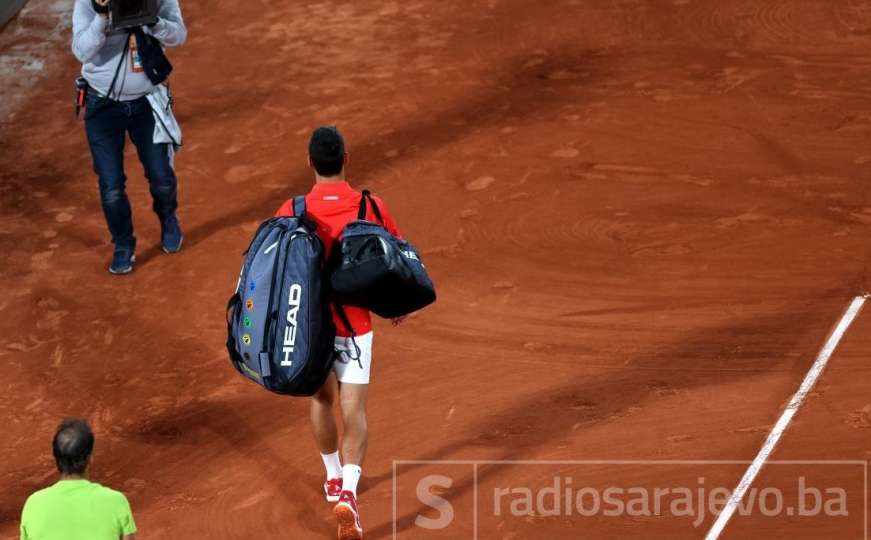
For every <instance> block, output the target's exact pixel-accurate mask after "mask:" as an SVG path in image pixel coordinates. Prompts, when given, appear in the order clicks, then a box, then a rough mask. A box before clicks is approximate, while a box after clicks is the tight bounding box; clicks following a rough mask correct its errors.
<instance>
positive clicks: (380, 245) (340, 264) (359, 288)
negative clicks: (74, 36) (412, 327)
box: [330, 191, 436, 318]
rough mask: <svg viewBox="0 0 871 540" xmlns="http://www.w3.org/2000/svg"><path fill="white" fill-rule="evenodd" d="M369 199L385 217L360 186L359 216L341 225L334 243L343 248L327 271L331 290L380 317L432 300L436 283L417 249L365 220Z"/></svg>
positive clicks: (406, 311) (409, 310)
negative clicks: (340, 230)
mask: <svg viewBox="0 0 871 540" xmlns="http://www.w3.org/2000/svg"><path fill="white" fill-rule="evenodd" d="M367 201H368V204H370V205H372V211H373V213H374V214H375V217H376V218H377V219H378V221H380V222H381V223H382V224H383V223H384V219H383V217H382V216H381V210H380V209H379V208H378V205H377V204H376V203H375V201H374V200H373V199H372V197H371V195H370V194H369V192H368V191H364V192H363V197H362V198H361V199H360V210H359V211H358V213H357V220H356V221H352V222H351V223H349V224H348V225H347V226H346V227H345V229H344V230H343V231H342V236H341V238H340V244H339V246H337V248H338V249H339V250H340V251H341V253H336V259H337V260H336V261H335V263H334V269H333V272H332V275H331V277H330V283H331V284H332V286H333V292H334V294H335V295H336V297H337V298H338V299H339V301H340V302H341V303H343V304H351V305H356V306H360V307H363V308H366V309H368V310H369V311H371V312H373V313H375V314H376V315H379V316H381V317H384V318H395V317H401V316H403V315H408V314H409V313H412V312H414V311H417V310H419V309H422V308H424V307H426V306H428V305H429V304H432V303H433V302H435V299H436V292H435V287H434V286H433V283H432V280H430V278H429V275H428V274H427V272H426V267H424V265H423V262H422V261H421V260H420V254H419V253H418V251H417V249H416V248H415V247H414V246H413V245H411V244H410V243H409V242H406V241H404V240H401V239H399V238H396V237H395V236H393V235H392V234H390V233H389V232H388V231H387V229H385V228H384V227H383V226H382V225H379V224H377V223H372V222H370V221H366V220H365V219H366V204H367ZM339 257H340V259H339Z"/></svg>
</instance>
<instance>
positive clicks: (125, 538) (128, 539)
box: [121, 533, 136, 540]
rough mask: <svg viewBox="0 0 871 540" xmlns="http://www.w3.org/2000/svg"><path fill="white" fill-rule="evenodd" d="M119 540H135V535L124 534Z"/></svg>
mask: <svg viewBox="0 0 871 540" xmlns="http://www.w3.org/2000/svg"><path fill="white" fill-rule="evenodd" d="M121 540H136V534H135V533H134V534H125V535H124V536H122V537H121Z"/></svg>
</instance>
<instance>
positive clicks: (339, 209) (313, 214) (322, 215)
mask: <svg viewBox="0 0 871 540" xmlns="http://www.w3.org/2000/svg"><path fill="white" fill-rule="evenodd" d="M362 198H363V194H362V193H360V192H359V191H357V190H355V189H354V188H352V187H351V186H350V184H348V183H347V182H329V183H318V184H315V185H314V187H313V188H312V190H311V191H310V192H309V194H308V195H306V196H305V207H306V214H307V215H308V217H309V218H310V219H311V220H312V221H314V222H315V223H316V224H317V226H318V231H317V232H318V236H319V237H320V238H321V240H323V242H324V248H325V249H326V253H327V255H329V254H330V253H332V250H333V246H334V245H335V244H336V240H338V239H339V235H340V234H342V230H343V229H344V228H345V225H347V224H348V223H350V222H352V221H354V220H355V219H357V212H358V211H359V209H360V199H362ZM372 198H373V199H375V202H376V203H377V204H378V209H379V210H381V216H382V217H383V218H384V227H385V228H386V229H387V230H388V231H389V232H390V234H392V235H394V236H396V237H401V236H400V234H399V229H397V228H396V223H395V222H394V221H393V216H391V215H390V212H389V211H388V210H387V206H386V205H385V204H384V201H382V200H381V199H380V198H378V197H376V196H374V195H373V196H372ZM275 215H276V216H280V217H289V216H293V199H290V200H288V201H286V202H285V203H284V204H283V205H281V208H279V209H278V212H277V213H276V214H275ZM366 219H367V220H370V221H375V222H377V220H376V218H375V214H374V212H373V211H372V208H371V206H370V205H366ZM344 307H345V313H347V314H348V319H349V320H350V322H351V326H353V327H354V332H355V333H356V334H357V335H358V336H361V335H363V334H366V333H369V332H371V331H372V315H371V314H370V313H369V311H368V310H366V309H363V308H360V307H356V306H344ZM332 310H333V321H334V322H335V323H336V334H338V335H340V336H342V337H348V336H350V335H351V333H350V332H348V329H347V328H345V325H344V323H343V322H342V319H341V318H340V317H339V316H338V314H337V313H336V307H335V306H332Z"/></svg>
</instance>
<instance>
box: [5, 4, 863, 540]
mask: <svg viewBox="0 0 871 540" xmlns="http://www.w3.org/2000/svg"><path fill="white" fill-rule="evenodd" d="M45 4H51V5H52V6H55V7H57V6H58V5H60V8H64V5H63V3H60V4H57V3H54V2H41V0H31V7H32V8H33V9H36V8H37V7H39V5H45ZM49 7H51V6H49ZM182 7H183V10H184V14H185V17H186V20H187V23H188V27H189V32H190V34H189V40H188V43H187V45H186V46H185V47H184V48H182V49H180V50H175V51H172V52H171V59H172V60H173V61H174V63H175V65H176V74H175V75H174V76H173V78H172V85H173V89H174V91H175V94H176V100H177V109H176V111H177V114H178V116H179V120H180V121H181V123H182V125H183V127H184V129H185V137H186V145H185V148H184V149H183V151H182V152H181V154H180V155H179V156H178V160H177V169H178V174H179V178H180V182H181V184H180V186H181V188H180V190H181V212H180V216H181V219H182V224H183V226H184V227H185V232H186V242H185V249H184V250H183V251H182V253H181V254H179V255H177V256H171V257H170V256H166V255H163V254H162V252H160V250H159V246H158V244H159V227H158V223H157V220H156V219H155V218H154V216H153V214H152V213H151V211H150V198H149V196H148V192H147V183H146V182H145V180H144V178H143V176H142V172H141V167H140V166H139V164H138V162H137V161H136V158H135V154H134V153H132V146H131V145H128V164H129V165H128V169H127V171H128V178H129V179H128V190H129V192H130V195H131V199H132V202H133V204H134V214H135V219H136V227H137V229H136V231H137V236H138V239H139V253H138V258H139V265H138V266H137V269H136V271H135V272H134V273H133V274H132V275H130V276H128V277H125V278H117V277H112V276H110V275H109V274H108V273H107V272H106V266H107V264H108V259H109V256H110V254H111V246H110V245H109V241H108V233H107V231H106V228H105V223H104V220H103V217H102V214H101V213H100V207H99V198H98V190H97V183H96V178H95V176H94V175H93V173H92V172H91V161H90V155H89V153H88V149H87V144H86V141H85V136H84V128H83V126H82V125H81V122H80V121H76V120H75V119H74V117H73V112H72V107H71V102H72V80H73V78H74V77H75V75H76V72H77V70H78V67H79V66H78V65H77V64H76V61H75V60H74V59H73V57H72V56H71V54H70V53H69V45H68V41H69V33H68V32H69V31H68V30H65V31H66V32H67V33H66V34H64V35H63V37H62V39H60V40H59V41H55V42H51V43H47V42H46V41H45V40H44V39H43V38H42V36H44V35H45V33H46V32H47V31H48V30H51V29H53V28H55V26H54V22H52V23H51V24H48V26H46V24H47V23H45V22H44V21H40V20H37V19H35V18H34V17H23V18H21V19H19V20H17V21H13V22H12V23H10V25H9V26H7V27H6V29H5V30H4V31H3V33H2V34H0V56H2V55H9V54H12V52H14V51H18V52H20V51H21V50H41V51H44V55H43V56H44V58H45V62H44V66H42V67H43V68H44V69H42V70H41V71H40V70H37V69H33V68H31V69H30V70H16V71H13V72H10V71H8V70H7V71H6V72H5V74H4V75H3V77H2V80H0V84H2V88H3V90H2V94H3V100H4V101H7V109H6V110H5V113H6V114H5V116H4V117H3V118H0V208H2V213H0V252H2V260H0V281H2V283H3V285H4V286H3V290H4V294H2V295H0V313H2V318H0V335H2V339H0V419H2V423H3V428H2V432H3V435H2V437H0V462H2V465H0V486H2V494H0V538H2V539H4V540H5V539H12V538H16V535H17V530H18V529H17V527H18V516H19V512H20V509H21V505H22V503H23V502H24V499H25V498H26V496H27V495H28V494H29V493H31V492H32V491H33V490H35V489H37V488H40V487H43V486H45V485H47V484H49V483H52V482H54V479H55V473H54V465H53V461H52V458H51V452H50V438H51V435H52V433H53V430H54V427H55V425H56V424H57V422H58V421H59V420H60V419H61V418H63V417H65V416H83V417H86V418H88V419H89V420H90V421H91V422H92V424H93V425H94V428H95V431H96V434H97V448H96V454H95V461H94V464H93V478H94V479H95V480H96V481H99V482H101V483H103V484H106V485H109V486H112V487H115V488H118V489H121V490H123V491H124V492H126V494H127V495H128V496H129V498H130V500H131V503H132V506H133V509H134V513H135V515H136V520H137V522H138V525H139V528H140V532H141V537H142V538H195V539H254V538H258V539H259V538H263V539H267V538H269V539H272V538H276V539H278V538H306V539H307V538H314V539H317V538H324V539H326V538H331V537H334V535H335V526H334V524H333V518H332V512H331V508H330V506H329V505H327V503H325V502H324V501H323V497H322V492H321V482H322V481H323V479H322V466H321V463H320V460H319V458H318V456H317V452H316V449H315V446H314V443H313V441H312V438H311V436H310V435H309V427H308V403H307V401H306V400H304V399H288V398H280V397H277V396H272V395H269V394H267V393H266V392H264V391H262V390H260V389H258V388H257V387H256V386H255V385H253V384H251V383H249V382H247V381H245V380H243V379H242V378H241V377H240V376H239V375H237V374H236V373H235V372H234V371H233V369H232V368H231V366H230V363H229V360H228V358H227V354H226V352H225V349H224V345H223V343H224V340H225V332H226V327H225V324H224V322H223V309H224V306H225V303H226V300H227V297H228V296H229V295H230V293H231V292H232V289H233V286H234V284H235V279H236V275H237V272H238V268H239V264H240V263H241V252H242V251H243V249H244V248H245V247H246V246H247V242H248V241H249V239H250V236H251V234H252V233H253V232H254V230H255V228H256V227H257V225H258V224H259V223H260V221H261V220H263V219H265V218H267V217H269V216H270V215H271V214H272V213H273V212H274V211H275V210H276V208H277V207H278V206H279V205H280V204H281V203H282V202H283V201H284V200H285V199H287V198H288V197H290V196H292V195H294V194H299V193H302V192H304V191H307V190H308V188H309V185H310V182H311V174H310V171H309V170H308V169H307V167H306V162H305V159H306V154H305V151H306V147H305V145H306V143H307V140H308V136H309V134H310V132H311V130H312V129H313V128H314V127H316V126H318V125H321V124H333V123H335V124H338V125H339V126H340V127H341V128H342V129H343V130H344V132H345V135H346V137H347V138H348V141H349V147H350V152H351V165H350V178H351V181H352V182H353V183H355V184H356V185H358V186H367V187H369V188H371V189H372V190H373V191H374V192H376V193H377V194H379V195H381V196H382V197H383V198H384V199H385V200H386V201H387V202H388V203H389V205H390V208H391V210H392V212H393V214H394V215H395V217H396V218H397V221H398V222H399V224H400V227H401V228H402V230H403V232H404V234H405V235H406V236H407V237H409V238H410V239H412V240H413V241H414V242H415V243H416V244H417V245H418V246H419V247H420V248H421V250H422V253H423V255H424V259H425V262H426V263H427V266H428V267H429V268H430V271H431V273H432V275H433V277H434V278H435V280H436V283H437V285H438V287H439V294H440V299H439V302H438V303H437V304H436V305H435V306H433V307H431V308H429V309H427V310H425V311H424V312H422V313H420V314H418V315H417V316H415V317H413V318H412V319H411V320H409V321H408V322H407V323H406V324H405V325H404V326H403V327H401V328H399V329H393V328H391V327H390V325H389V324H387V323H385V322H383V321H381V322H380V323H379V324H378V326H377V328H376V335H377V337H376V360H375V364H374V373H373V384H372V387H371V405H370V430H371V442H370V452H369V456H368V459H367V462H366V464H365V467H364V470H363V473H364V478H363V480H362V481H361V489H362V492H361V495H360V500H361V513H362V519H363V525H364V528H365V529H366V533H367V536H366V538H371V539H389V538H393V535H394V530H395V531H396V533H397V536H396V537H397V538H401V539H424V540H425V539H429V538H450V539H455V540H456V539H465V538H473V537H474V531H473V528H474V527H473V525H474V522H473V519H477V520H478V523H477V528H478V534H477V538H480V539H500V540H515V539H526V538H533V539H557V538H585V539H606V538H607V539H701V538H704V536H705V534H706V532H707V530H708V528H709V527H710V526H711V524H712V523H713V520H714V517H713V516H712V515H710V514H708V515H707V516H705V518H704V520H703V521H702V522H701V523H700V524H697V525H694V523H693V520H694V518H688V517H680V516H676V515H673V514H672V513H670V512H663V513H662V515H659V516H657V515H649V516H644V515H642V516H625V515H624V516H617V517H609V516H604V515H597V516H593V517H579V516H577V515H572V516H565V515H564V516H558V517H552V516H543V515H539V514H535V515H523V516H513V515H507V511H505V512H503V513H502V515H495V512H494V502H493V498H494V489H499V488H508V487H514V486H529V487H530V488H535V489H537V488H538V487H541V486H546V485H549V484H551V485H552V484H553V480H554V478H555V477H571V478H573V481H574V485H575V487H576V488H580V487H582V486H592V487H596V488H604V487H606V486H621V487H629V486H646V487H653V486H661V487H663V488H669V487H671V488H673V487H676V486H686V487H689V488H693V489H697V488H698V485H699V480H698V478H700V477H703V478H704V479H705V485H706V486H708V487H714V486H721V487H724V488H727V489H732V488H734V487H735V485H736V484H737V482H738V480H739V479H740V478H741V476H742V474H743V473H744V471H745V469H746V468H747V463H746V462H749V461H751V460H753V458H754V457H755V456H756V454H757V452H758V450H759V448H760V446H761V445H762V443H763V441H764V440H765V438H766V436H767V435H768V433H769V431H770V429H771V428H772V426H773V424H774V423H775V422H776V420H777V419H778V417H779V416H780V414H781V412H782V411H783V407H784V406H785V405H786V403H787V401H788V400H789V398H790V397H791V396H792V395H793V394H794V393H795V391H796V390H797V389H798V386H799V384H800V383H801V381H802V379H803V378H804V376H805V374H806V373H807V371H808V369H809V368H810V366H811V364H812V363H813V362H814V359H815V358H816V356H817V353H818V352H819V350H820V347H821V346H822V345H823V343H824V341H825V340H826V338H827V336H828V334H829V333H830V331H831V330H832V328H833V326H834V325H835V323H836V322H837V321H838V319H839V317H840V316H841V315H842V313H843V312H844V310H845V308H846V307H847V305H848V304H849V302H850V301H851V299H852V298H853V297H854V296H856V295H858V294H861V293H863V292H865V291H866V290H867V289H868V288H869V279H868V278H869V268H868V262H869V256H871V249H869V247H871V246H869V234H871V192H869V190H871V187H869V181H871V107H869V105H871V53H869V51H871V2H868V1H865V0H817V1H807V0H732V1H728V2H723V1H713V0H710V1H708V0H674V1H665V0H646V1H645V0H608V1H605V0H589V1H578V0H574V1H569V0H564V1H550V0H539V1H537V2H532V1H528V0H489V1H480V0H462V1H457V0H450V1H441V2H435V1H432V2H422V1H403V2H392V1H390V2H388V1H370V0H360V1H355V2H348V3H340V2H331V1H323V2H310V1H299V2H266V1H263V0H260V1H253V2H231V1H229V0H215V1H210V2H205V1H200V0H196V1H194V0H186V1H185V0H183V1H182ZM66 8H68V6H67V7H66ZM24 87H29V88H30V90H29V91H28V92H27V93H24V92H23V91H22V89H23V88H24ZM13 94H15V95H16V96H18V97H16V98H15V99H16V100H17V101H15V102H14V108H13V107H12V106H11V105H9V104H10V103H12V101H11V98H10V100H7V97H8V96H12V95H13ZM869 354H871V313H868V311H867V308H866V311H865V313H864V314H863V313H860V315H859V317H858V318H857V319H856V322H855V323H854V324H853V326H852V327H851V328H850V330H849V331H848V333H847V334H846V337H845V338H844V339H843V341H842V342H841V343H840V345H839V346H838V349H837V350H836V351H835V353H834V355H833V357H832V359H831V361H830V363H829V365H828V367H827V368H826V370H825V372H824V373H823V375H822V376H821V377H820V379H819V382H818V384H817V386H816V387H815V389H814V391H813V392H812V393H811V395H810V396H809V397H808V399H807V401H806V402H805V403H804V405H803V407H802V408H801V410H800V411H799V412H798V414H797V415H796V417H795V420H794V421H793V422H792V424H791V425H790V426H789V429H788V430H787V432H786V434H785V435H784V437H783V439H782V440H781V441H780V444H779V446H778V447H777V449H776V450H775V451H774V453H773V454H772V455H771V459H772V460H800V461H819V460H826V461H842V460H849V461H851V462H854V463H853V464H852V465H851V464H841V465H834V464H817V465H813V464H799V465H796V464H786V465H768V466H767V467H766V468H764V469H763V471H762V474H761V475H760V477H759V478H758V479H757V481H756V483H755V484H754V485H755V486H757V487H759V488H764V487H774V488H778V489H782V490H783V492H784V493H785V494H786V499H787V500H786V503H787V504H789V503H790V502H791V501H790V493H791V492H793V491H795V489H796V486H797V484H796V481H797V478H799V477H800V476H803V477H806V479H807V482H808V483H810V484H813V485H815V486H817V487H819V488H820V489H824V488H827V487H840V488H842V489H843V490H845V492H846V493H847V494H848V495H849V502H848V510H849V515H848V516H838V517H827V516H818V517H801V516H797V515H792V516H789V515H786V513H785V512H784V513H782V514H781V515H778V516H773V517H769V516H764V515H761V514H760V513H759V512H754V513H752V514H751V515H748V516H737V515H736V516H735V518H733V519H732V521H731V522H730V523H729V525H728V526H727V527H726V529H725V532H724V534H723V535H722V536H721V538H725V539H739V538H741V539H743V538H747V539H757V538H766V539H767V538H778V539H780V538H783V539H786V538H790V539H792V538H801V539H811V538H813V539H862V538H863V537H864V534H865V532H864V531H865V529H864V527H865V523H866V521H865V520H866V515H867V511H868V503H867V498H866V497H867V486H866V484H865V481H866V479H867V471H866V470H865V467H864V465H863V462H866V461H867V460H869V459H871V368H869V363H868V358H869ZM397 460H459V461H466V460H470V461H499V462H503V461H515V460H524V461H538V460H545V461H551V462H555V461H557V462H564V461H577V460H593V461H612V460H628V461H633V462H635V461H656V462H660V463H653V464H639V463H633V464H626V463H622V464H621V463H616V464H614V463H612V464H602V463H598V464H577V463H575V464H566V463H562V464H543V465H542V464H539V465H530V464H505V463H500V464H496V465H493V464H490V465H486V464H485V465H478V466H477V467H478V471H477V479H478V488H477V489H476V488H475V482H474V479H475V474H474V469H475V467H476V466H475V465H467V464H463V465H449V464H425V465H421V464H398V465H397V466H396V471H397V473H398V475H397V477H396V481H395V483H394V476H393V471H394V461H397ZM687 460H689V461H693V462H698V461H709V460H713V461H735V462H743V463H732V464H723V463H709V464H698V463H695V464H678V463H674V462H675V461H687ZM663 461H665V462H666V463H662V462H663ZM428 474H437V475H443V476H446V477H449V478H451V479H452V483H451V486H450V487H449V488H440V490H436V493H437V494H441V495H442V496H443V497H444V498H446V499H448V500H449V501H450V502H451V504H452V507H453V509H454V513H455V519H454V522H453V523H452V524H451V525H450V526H449V527H447V528H445V529H442V530H436V531H433V530H427V529H423V528H421V527H420V526H418V525H417V522H416V518H417V517H418V515H419V514H422V515H423V516H424V517H429V518H435V517H437V516H438V515H439V514H438V512H436V511H435V510H433V509H432V508H429V507H427V506H425V505H423V504H422V503H421V502H420V501H419V500H418V499H417V498H416V497H415V485H416V482H418V480H419V479H420V478H421V477H422V476H423V475H428ZM394 486H396V492H397V496H396V497H394ZM476 497H477V499H478V515H477V518H475V516H474V515H473V511H472V509H473V507H474V506H475V504H474V501H475V498H476ZM505 508H506V509H507V508H508V506H507V505H506V506H505ZM394 510H395V516H396V519H395V520H394ZM394 524H395V528H394Z"/></svg>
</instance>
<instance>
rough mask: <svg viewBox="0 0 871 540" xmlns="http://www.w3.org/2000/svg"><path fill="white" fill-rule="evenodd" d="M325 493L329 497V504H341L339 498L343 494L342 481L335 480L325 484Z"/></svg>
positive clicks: (339, 479)
mask: <svg viewBox="0 0 871 540" xmlns="http://www.w3.org/2000/svg"><path fill="white" fill-rule="evenodd" d="M324 493H325V494H326V495H327V502H331V503H334V502H339V496H340V495H341V494H342V479H341V478H333V479H332V480H327V481H326V482H324Z"/></svg>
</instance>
